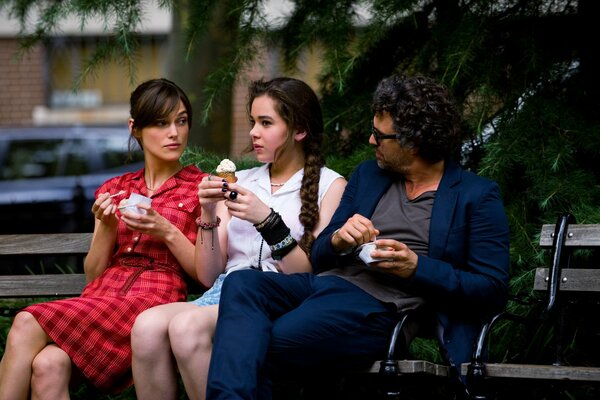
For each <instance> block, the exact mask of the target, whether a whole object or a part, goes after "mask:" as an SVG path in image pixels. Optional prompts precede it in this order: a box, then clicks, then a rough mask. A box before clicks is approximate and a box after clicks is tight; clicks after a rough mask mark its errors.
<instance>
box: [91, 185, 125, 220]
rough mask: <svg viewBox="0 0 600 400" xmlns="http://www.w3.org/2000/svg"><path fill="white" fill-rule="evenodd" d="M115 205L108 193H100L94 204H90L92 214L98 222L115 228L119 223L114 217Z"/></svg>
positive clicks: (115, 216)
mask: <svg viewBox="0 0 600 400" xmlns="http://www.w3.org/2000/svg"><path fill="white" fill-rule="evenodd" d="M116 212H117V205H116V204H115V202H114V200H113V199H112V198H111V197H110V193H108V192H107V193H101V194H100V195H99V196H98V198H97V199H96V201H94V204H92V214H94V217H95V218H96V219H97V220H99V221H100V222H102V223H104V224H107V225H109V226H116V225H117V222H118V221H119V220H118V218H117V215H116Z"/></svg>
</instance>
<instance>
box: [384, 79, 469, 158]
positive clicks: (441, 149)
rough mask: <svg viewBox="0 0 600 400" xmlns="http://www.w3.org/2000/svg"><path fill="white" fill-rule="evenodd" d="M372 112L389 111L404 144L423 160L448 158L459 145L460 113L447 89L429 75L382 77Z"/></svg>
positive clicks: (400, 140)
mask: <svg viewBox="0 0 600 400" xmlns="http://www.w3.org/2000/svg"><path fill="white" fill-rule="evenodd" d="M372 109H373V112H374V113H375V114H377V115H380V114H383V113H386V112H387V113H389V115H390V116H391V117H392V119H393V121H394V131H395V132H396V133H399V134H400V139H398V140H399V142H400V144H401V145H402V146H403V147H407V148H416V149H417V151H418V153H419V155H420V156H421V157H423V158H424V159H426V160H428V161H431V162H436V161H440V160H443V159H446V158H448V157H450V156H451V155H452V154H453V153H454V152H455V150H456V149H457V146H458V145H459V144H460V125H461V116H460V114H459V112H458V110H457V108H456V106H455V104H454V102H453V100H452V98H451V96H450V94H449V92H448V90H447V89H446V88H445V87H444V86H443V85H441V84H439V83H437V82H436V81H435V80H433V79H431V78H427V77H425V76H421V75H417V76H413V77H406V76H402V75H394V76H390V77H388V78H385V79H383V80H382V81H381V82H380V83H379V85H378V86H377V89H376V90H375V94H374V96H373V105H372Z"/></svg>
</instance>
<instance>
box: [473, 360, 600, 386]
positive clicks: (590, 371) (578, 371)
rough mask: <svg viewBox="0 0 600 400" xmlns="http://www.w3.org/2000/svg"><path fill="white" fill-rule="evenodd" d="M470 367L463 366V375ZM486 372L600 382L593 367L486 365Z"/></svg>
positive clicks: (534, 377) (490, 374) (599, 371)
mask: <svg viewBox="0 0 600 400" xmlns="http://www.w3.org/2000/svg"><path fill="white" fill-rule="evenodd" d="M468 366H469V364H468V363H466V364H462V365H461V370H462V373H463V374H466V373H467V368H468ZM485 371H486V376H489V377H492V378H520V379H551V380H569V381H589V382H592V381H600V368H593V367H572V366H555V365H533V364H497V363H486V364H485Z"/></svg>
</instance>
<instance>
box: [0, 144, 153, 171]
mask: <svg viewBox="0 0 600 400" xmlns="http://www.w3.org/2000/svg"><path fill="white" fill-rule="evenodd" d="M3 142H4V144H2V143H0V165H1V168H0V180H16V179H31V178H48V177H56V176H78V175H86V174H91V173H98V172H100V170H111V169H114V168H120V167H123V166H124V165H125V164H127V163H128V161H139V160H141V159H142V157H141V152H140V151H139V149H136V151H134V157H133V160H129V151H128V149H127V139H126V138H124V137H122V136H118V135H105V136H104V137H98V136H95V137H88V138H49V137H48V138H43V139H40V138H28V139H20V138H13V140H6V141H3ZM2 154H4V156H3V157H2ZM92 160H94V161H92Z"/></svg>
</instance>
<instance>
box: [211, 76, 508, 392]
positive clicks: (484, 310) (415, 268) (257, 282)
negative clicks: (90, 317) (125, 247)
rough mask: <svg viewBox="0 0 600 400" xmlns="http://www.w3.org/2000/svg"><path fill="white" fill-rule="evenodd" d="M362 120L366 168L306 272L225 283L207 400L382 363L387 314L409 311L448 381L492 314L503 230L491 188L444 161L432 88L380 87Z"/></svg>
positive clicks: (442, 99) (449, 128)
mask: <svg viewBox="0 0 600 400" xmlns="http://www.w3.org/2000/svg"><path fill="white" fill-rule="evenodd" d="M373 113H374V117H373V131H372V134H371V136H370V138H369V143H370V144H371V145H373V146H374V148H375V155H376V160H369V161H365V162H363V163H361V164H360V165H359V166H358V167H357V168H356V170H355V171H354V172H353V174H352V176H351V178H350V180H349V182H348V185H347V187H346V190H345V192H344V195H343V197H342V200H341V202H340V205H339V207H338V209H337V211H336V212H335V214H334V216H333V218H332V219H331V222H330V223H329V225H328V226H327V227H326V228H325V229H324V230H323V232H322V233H321V234H320V235H319V237H318V238H317V239H316V241H315V242H314V245H313V246H312V250H311V261H312V264H313V269H314V274H292V275H283V274H275V273H261V272H256V271H240V272H237V273H233V274H231V275H230V276H229V277H228V278H227V279H226V280H225V282H224V285H223V291H222V294H221V303H220V310H219V320H218V323H217V330H216V334H215V342H214V347H213V353H212V360H211V365H210V372H209V379H208V392H207V394H208V398H209V399H256V398H260V399H268V398H270V392H269V390H270V388H269V386H270V385H269V378H270V377H272V376H274V375H275V374H276V373H277V374H295V373H298V372H306V371H310V372H314V373H317V374H318V373H319V371H328V370H329V371H330V370H331V368H335V370H336V371H339V370H340V368H344V367H348V368H355V367H357V366H359V365H367V364H368V363H371V362H373V361H374V360H376V359H380V358H382V357H384V355H385V354H386V350H387V342H388V339H389V335H390V332H391V330H392V328H393V326H394V324H395V322H396V320H397V312H398V311H402V310H407V309H415V308H420V309H427V310H429V312H428V313H427V318H426V319H425V320H423V322H424V323H426V324H427V325H428V326H435V329H432V330H431V331H433V332H435V333H436V334H437V336H438V340H439V341H440V345H441V348H442V349H443V350H444V353H445V355H446V357H447V360H448V362H449V363H450V364H451V365H452V366H454V367H456V368H455V369H454V371H455V372H456V373H458V369H459V367H460V364H461V363H462V362H465V361H467V360H468V359H469V357H470V352H471V348H472V345H473V341H474V339H475V336H476V333H477V330H478V327H479V326H480V324H481V322H482V321H484V319H485V318H486V317H488V316H490V315H492V314H493V313H495V312H496V311H498V310H501V309H502V308H503V306H504V304H505V302H506V294H507V285H508V264H509V229H508V222H507V218H506V215H505V212H504V207H503V205H502V201H501V198H500V193H499V188H498V186H497V185H496V183H494V182H492V181H490V180H487V179H485V178H482V177H479V176H477V175H475V174H473V173H471V172H467V171H465V170H463V169H462V168H461V167H460V166H459V165H458V164H457V163H456V162H454V161H452V159H451V157H452V155H453V154H456V153H458V148H459V146H460V134H459V131H460V129H459V127H460V115H459V114H458V112H457V111H456V108H455V106H454V104H453V103H452V101H451V99H450V97H449V95H448V93H447V91H446V89H445V88H444V87H443V86H441V85H440V84H438V83H436V82H435V81H433V80H432V79H429V78H426V77H422V76H416V77H403V76H392V77H389V78H386V79H384V80H382V81H381V82H380V83H379V85H378V87H377V89H376V91H375V94H374V98H373ZM369 243H372V246H375V247H374V250H372V249H370V248H369V247H365V246H364V245H365V244H369ZM413 333H414V332H412V333H409V332H406V333H405V334H406V335H407V339H408V340H410V338H411V335H412V334H413Z"/></svg>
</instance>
